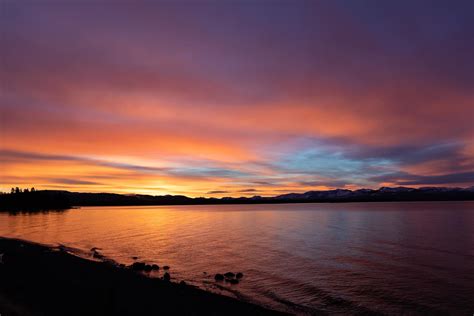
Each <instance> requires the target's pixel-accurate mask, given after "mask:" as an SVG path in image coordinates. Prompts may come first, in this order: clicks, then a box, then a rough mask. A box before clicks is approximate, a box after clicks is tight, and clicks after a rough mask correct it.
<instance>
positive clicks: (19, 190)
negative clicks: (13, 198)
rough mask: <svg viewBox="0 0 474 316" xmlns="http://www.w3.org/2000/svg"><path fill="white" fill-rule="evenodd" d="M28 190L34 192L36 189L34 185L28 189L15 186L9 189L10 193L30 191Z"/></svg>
mask: <svg viewBox="0 0 474 316" xmlns="http://www.w3.org/2000/svg"><path fill="white" fill-rule="evenodd" d="M30 192H36V189H35V188H34V187H32V188H31V189H28V188H25V189H21V188H19V187H16V188H12V189H11V191H10V193H11V194H18V193H30Z"/></svg>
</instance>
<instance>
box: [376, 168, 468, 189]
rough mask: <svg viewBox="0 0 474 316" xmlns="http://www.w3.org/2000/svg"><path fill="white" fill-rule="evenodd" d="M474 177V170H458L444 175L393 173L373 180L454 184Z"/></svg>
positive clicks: (420, 183) (466, 182) (406, 183)
mask: <svg viewBox="0 0 474 316" xmlns="http://www.w3.org/2000/svg"><path fill="white" fill-rule="evenodd" d="M473 179H474V171H470V172H458V173H449V174H442V175H432V176H426V175H415V174H409V173H404V172H398V173H391V174H387V175H383V176H378V177H375V178H373V179H372V180H374V181H378V182H388V183H395V184H397V185H416V186H420V185H452V184H471V183H472V182H473Z"/></svg>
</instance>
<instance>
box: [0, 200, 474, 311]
mask: <svg viewBox="0 0 474 316" xmlns="http://www.w3.org/2000/svg"><path fill="white" fill-rule="evenodd" d="M473 227H474V202H411V203H345V204H284V205H224V206H223V205H214V206H205V205H202V206H146V207H142V206H140V207H128V206H127V207H84V208H81V209H73V210H68V211H65V212H48V213H40V214H16V215H13V214H6V213H0V235H1V236H7V237H17V238H23V239H27V240H31V241H35V242H40V243H46V244H58V243H61V244H65V245H67V246H70V247H74V248H79V249H84V250H87V249H90V248H92V247H100V248H102V253H103V254H105V255H106V256H108V257H110V258H112V259H115V260H116V261H118V262H121V263H125V264H130V263H132V262H133V259H132V257H133V256H138V257H139V260H143V261H147V262H150V263H158V264H159V265H169V266H171V275H172V278H173V279H174V280H176V281H180V280H186V281H187V282H189V283H192V284H195V285H197V286H199V287H201V288H204V289H207V290H210V291H214V292H219V293H222V294H225V295H230V296H234V297H238V298H240V299H244V300H248V301H252V302H256V303H259V304H261V305H265V306H268V307H271V308H275V309H279V310H283V311H289V312H292V313H298V314H305V313H308V314H312V313H316V312H318V311H325V312H329V313H340V314H354V313H359V312H369V311H374V312H382V313H385V314H400V313H402V312H405V311H410V312H411V313H415V314H416V313H419V314H431V313H437V312H438V313H451V314H466V315H471V314H472V313H474V229H473ZM227 271H234V272H237V271H240V272H243V273H244V275H245V276H244V278H243V280H242V282H241V283H240V284H238V285H229V284H225V283H216V282H215V281H214V279H213V276H214V274H215V273H223V272H227ZM161 273H162V272H159V273H153V274H152V275H151V276H152V277H159V276H160V275H161Z"/></svg>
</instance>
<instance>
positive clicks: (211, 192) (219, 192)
mask: <svg viewBox="0 0 474 316" xmlns="http://www.w3.org/2000/svg"><path fill="white" fill-rule="evenodd" d="M224 193H230V192H229V191H219V190H216V191H209V192H207V194H224Z"/></svg>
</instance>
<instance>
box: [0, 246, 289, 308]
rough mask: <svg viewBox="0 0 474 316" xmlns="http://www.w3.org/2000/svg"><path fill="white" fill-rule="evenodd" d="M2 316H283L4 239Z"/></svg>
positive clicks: (0, 274)
mask: <svg viewBox="0 0 474 316" xmlns="http://www.w3.org/2000/svg"><path fill="white" fill-rule="evenodd" d="M2 253H4V256H3V263H0V315H1V316H10V315H22V316H23V315H25V316H27V315H170V314H172V315H231V314H232V315H278V314H280V313H278V312H275V311H272V310H268V309H265V308H263V307H260V306H257V305H253V304H250V303H246V302H242V301H239V300H236V299H233V298H230V297H226V296H221V295H218V294H214V293H210V292H206V291H203V290H200V289H197V288H194V287H191V286H187V285H180V284H176V283H172V282H166V281H162V280H159V279H151V278H148V277H146V276H144V275H142V274H139V273H135V272H133V271H131V270H129V269H126V268H120V267H118V266H116V265H114V264H113V263H107V262H95V261H90V260H87V259H83V258H79V257H77V256H74V255H71V254H69V253H67V252H65V251H60V250H58V249H57V248H50V247H46V246H43V245H39V244H34V243H30V242H26V241H22V240H16V239H7V238H2V237H0V254H2Z"/></svg>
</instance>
